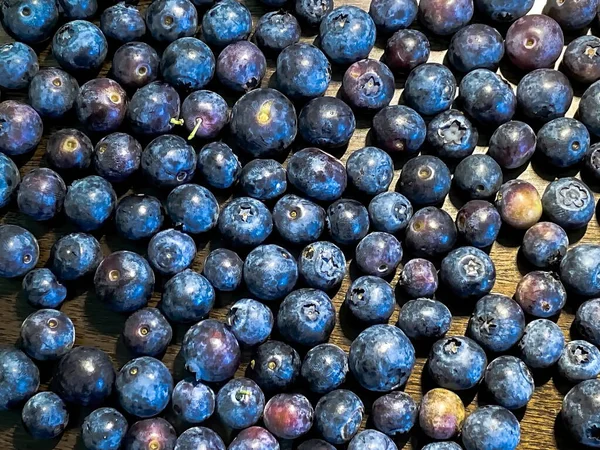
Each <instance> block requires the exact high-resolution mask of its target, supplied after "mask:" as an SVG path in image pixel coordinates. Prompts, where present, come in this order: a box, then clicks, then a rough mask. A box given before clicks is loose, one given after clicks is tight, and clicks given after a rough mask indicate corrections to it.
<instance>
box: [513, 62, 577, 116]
mask: <svg viewBox="0 0 600 450" xmlns="http://www.w3.org/2000/svg"><path fill="white" fill-rule="evenodd" d="M572 101H573V88H571V84H570V83H569V79H568V78H567V77H566V76H565V75H564V74H563V73H562V72H559V71H558V70H553V69H537V70H534V71H533V72H530V73H528V74H527V75H525V76H524V77H523V78H522V79H521V81H519V85H518V86H517V102H518V106H519V108H520V110H521V112H523V114H525V116H527V117H528V118H530V119H532V120H537V121H542V122H548V121H550V120H552V119H556V118H557V117H563V116H564V115H565V114H566V113H567V111H568V110H569V107H570V106H571V102H572Z"/></svg>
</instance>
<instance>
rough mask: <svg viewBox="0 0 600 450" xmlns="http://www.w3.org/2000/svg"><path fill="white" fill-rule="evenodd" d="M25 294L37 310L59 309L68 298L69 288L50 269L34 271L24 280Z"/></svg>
mask: <svg viewBox="0 0 600 450" xmlns="http://www.w3.org/2000/svg"><path fill="white" fill-rule="evenodd" d="M23 293H24V295H25V298H26V299H27V302H28V303H29V304H30V305H31V306H33V307H35V308H58V307H59V306H60V305H61V303H62V302H63V301H64V300H65V298H66V296H67V288H66V287H64V286H63V285H62V284H60V282H59V281H58V280H57V279H56V276H55V275H54V274H53V273H52V272H51V271H50V269H46V268H43V269H34V270H32V271H31V272H29V273H28V274H27V275H25V278H23Z"/></svg>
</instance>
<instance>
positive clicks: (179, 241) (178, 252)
mask: <svg viewBox="0 0 600 450" xmlns="http://www.w3.org/2000/svg"><path fill="white" fill-rule="evenodd" d="M195 257H196V244H195V242H194V240H193V239H192V238H191V237H190V236H188V235H187V234H185V233H182V232H181V231H177V230H175V229H173V228H171V229H168V230H163V231H160V232H158V233H157V234H155V235H154V236H152V239H150V242H149V243H148V261H149V262H150V264H151V265H152V267H153V268H154V270H156V271H157V272H159V273H161V274H163V275H169V276H170V275H175V274H176V273H179V272H181V271H182V270H185V269H187V268H188V267H190V266H191V265H192V262H193V261H194V258H195Z"/></svg>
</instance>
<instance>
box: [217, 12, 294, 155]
mask: <svg viewBox="0 0 600 450" xmlns="http://www.w3.org/2000/svg"><path fill="white" fill-rule="evenodd" d="M231 1H235V0H231ZM222 3H223V2H219V3H217V5H220V4H222ZM230 129H231V133H232V135H233V139H234V141H235V143H236V144H237V145H238V146H239V147H241V148H243V149H244V150H246V151H247V152H248V153H250V154H251V155H252V156H253V157H255V158H263V157H265V156H267V155H270V154H277V153H282V152H284V151H285V149H286V148H288V147H289V146H290V145H291V143H292V142H293V141H294V139H295V138H296V131H297V118H296V110H295V109H294V105H292V102H290V101H289V100H288V99H287V97H286V96H284V95H283V94H281V93H280V92H279V91H276V90H275V89H268V88H263V89H255V90H254V91H250V92H248V93H247V94H245V95H244V96H243V97H241V98H240V99H239V100H238V101H237V102H236V103H235V105H233V109H232V111H231V123H230Z"/></svg>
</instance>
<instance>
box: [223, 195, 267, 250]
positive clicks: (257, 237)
mask: <svg viewBox="0 0 600 450" xmlns="http://www.w3.org/2000/svg"><path fill="white" fill-rule="evenodd" d="M217 225H218V227H219V231H220V232H221V234H222V235H223V236H224V237H225V238H226V239H228V240H229V241H230V242H231V243H233V244H234V245H247V246H255V245H258V244H260V243H262V242H263V241H264V240H265V239H266V238H267V237H268V236H269V235H270V234H271V232H272V231H273V219H272V217H271V213H270V212H269V210H268V209H267V207H266V206H265V205H264V204H263V203H262V202H260V201H259V200H256V199H253V198H250V197H238V198H235V199H233V200H231V201H230V202H229V203H227V204H226V205H225V206H223V209H222V210H221V213H220V214H219V220H218V222H217Z"/></svg>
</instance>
